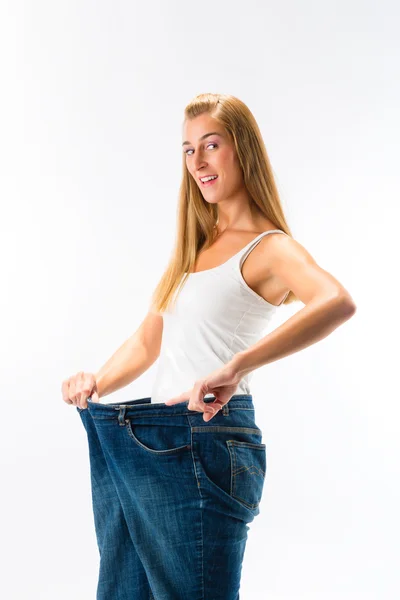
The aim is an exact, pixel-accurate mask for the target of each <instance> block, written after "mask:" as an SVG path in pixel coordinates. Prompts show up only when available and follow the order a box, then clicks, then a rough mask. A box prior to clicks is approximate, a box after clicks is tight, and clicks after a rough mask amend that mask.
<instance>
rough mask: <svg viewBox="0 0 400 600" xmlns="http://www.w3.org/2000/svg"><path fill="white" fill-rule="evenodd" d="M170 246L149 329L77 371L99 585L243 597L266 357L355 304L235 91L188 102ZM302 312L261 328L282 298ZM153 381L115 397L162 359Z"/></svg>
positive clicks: (195, 598)
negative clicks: (258, 372)
mask: <svg viewBox="0 0 400 600" xmlns="http://www.w3.org/2000/svg"><path fill="white" fill-rule="evenodd" d="M182 148H183V174H182V184H181V189H180V200H179V210H178V227H177V237H176V245H175V248H174V252H173V255H172V258H171V261H170V263H169V265H168V268H167V269H166V271H165V273H164V274H163V277H162V278H161V280H160V282H159V284H158V286H157V288H156V290H155V292H154V294H153V298H152V306H151V307H150V309H149V312H148V314H147V316H146V318H145V319H144V321H143V323H142V324H141V326H140V327H139V329H138V330H137V331H136V332H135V334H134V335H133V336H132V337H131V338H129V339H128V340H127V341H126V342H125V343H124V344H123V345H122V347H121V348H119V350H118V351H117V352H116V353H115V354H114V355H113V356H112V357H111V358H110V359H109V361H108V362H107V363H106V364H105V365H104V366H103V367H102V369H100V371H99V372H98V373H97V374H96V375H93V374H90V373H86V374H85V373H83V372H80V373H78V374H77V375H75V376H74V377H71V378H69V379H67V380H66V381H64V382H63V386H62V390H63V399H64V401H65V402H67V403H68V404H73V405H75V406H76V408H77V410H78V412H79V414H80V417H81V419H82V421H83V425H84V427H85V429H86V432H87V436H88V443H89V454H90V466H91V483H92V496H93V511H94V520H95V529H96V535H97V541H98V546H99V551H100V572H99V581H98V587H97V600H100V599H101V600H106V599H107V600H110V599H112V598H136V599H143V600H148V599H149V598H153V599H154V598H155V599H156V600H217V599H221V600H222V599H223V600H237V599H238V598H239V587H240V576H241V568H242V562H243V557H244V551H245V546H246V541H247V532H248V529H249V526H248V524H249V523H250V522H251V521H253V519H254V517H255V516H256V515H258V514H259V504H260V501H261V497H262V491H263V485H264V480H265V475H266V453H265V448H266V446H265V444H264V443H262V431H261V429H260V428H259V427H258V425H257V424H256V421H255V406H254V404H253V397H252V395H251V392H250V385H249V381H250V376H251V374H252V372H253V371H254V370H255V369H257V368H259V367H261V366H263V365H266V364H268V363H271V362H273V361H275V360H278V359H280V358H283V357H285V356H288V355H289V354H292V353H294V352H297V351H299V350H301V349H303V348H306V347H307V346H310V345H311V344H313V343H315V342H317V341H318V340H321V339H322V338H324V337H326V336H327V335H329V333H331V332H332V331H333V330H334V329H335V328H336V327H338V326H339V325H340V324H341V323H343V322H344V321H346V320H347V319H349V318H350V317H351V316H352V315H353V314H354V312H355V304H354V302H353V300H352V298H351V296H350V295H349V293H348V292H347V290H346V289H344V287H343V286H342V285H341V284H340V283H339V282H338V281H337V279H335V278H334V277H333V276H332V275H331V274H330V273H328V272H327V271H325V270H324V269H322V268H321V267H320V266H318V265H317V263H316V262H315V260H314V259H313V258H312V257H311V255H310V254H309V253H308V252H307V251H306V250H305V249H304V247H303V246H302V245H301V244H299V243H298V242H297V241H295V240H294V239H293V236H292V235H291V233H290V230H289V226H288V224H287V222H286V220H285V217H284V214H283V210H282V206H281V203H280V200H279V196H278V191H277V188H276V185H275V182H274V178H273V173H272V169H271V166H270V163H269V159H268V156H267V152H266V149H265V146H264V142H263V140H262V136H261V134H260V131H259V128H258V126H257V123H256V121H255V119H254V117H253V115H252V113H251V112H250V110H249V109H248V108H247V106H246V105H245V104H243V102H241V101H240V100H238V99H237V98H235V97H232V96H225V95H216V94H202V95H200V96H197V97H196V98H194V99H193V100H192V101H191V102H190V104H189V105H188V106H187V107H186V109H185V118H184V123H183V144H182ZM296 300H300V301H301V302H302V303H304V307H303V308H301V309H300V310H299V311H298V312H297V313H296V314H294V315H293V316H291V317H290V318H289V319H288V320H287V321H286V322H285V323H283V324H282V325H281V326H279V327H278V328H276V329H275V330H274V331H272V332H271V333H269V334H268V335H266V336H264V337H263V336H262V334H263V331H264V330H265V328H266V326H267V325H268V323H269V321H270V319H271V317H272V315H273V314H274V312H275V311H276V310H277V308H278V307H279V306H282V305H283V304H289V303H290V302H293V301H296ZM157 358H158V359H159V365H158V370H157V373H156V377H155V382H154V386H153V390H152V393H151V396H149V397H146V398H140V399H136V400H133V401H127V402H118V403H111V404H102V403H100V402H99V398H100V397H102V396H105V395H107V394H109V393H111V392H113V391H115V390H117V389H119V388H121V387H123V386H125V385H127V384H129V383H130V382H132V381H133V380H134V379H136V378H137V377H139V376H140V375H141V374H142V373H143V372H144V371H145V370H146V369H148V368H149V367H150V366H151V365H152V364H153V363H154V362H155V361H156V359H157Z"/></svg>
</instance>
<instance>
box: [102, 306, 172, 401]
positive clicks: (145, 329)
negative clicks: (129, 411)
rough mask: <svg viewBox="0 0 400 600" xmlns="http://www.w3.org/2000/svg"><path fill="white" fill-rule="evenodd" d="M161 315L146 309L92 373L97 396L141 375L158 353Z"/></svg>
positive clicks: (108, 392) (161, 329)
mask: <svg viewBox="0 0 400 600" xmlns="http://www.w3.org/2000/svg"><path fill="white" fill-rule="evenodd" d="M162 331H163V318H162V315H161V314H160V313H157V312H155V311H153V310H152V309H150V310H149V312H148V313H147V315H146V317H145V318H144V320H143V322H142V323H141V325H140V327H139V328H138V329H137V330H136V331H135V333H134V334H133V335H132V336H131V337H130V338H128V339H127V340H126V341H125V342H124V343H123V344H122V346H121V347H120V348H118V350H117V351H116V352H115V353H114V354H113V355H112V356H111V358H109V359H108V361H107V362H106V363H105V364H104V365H103V366H102V367H101V369H100V370H99V371H98V372H97V373H96V375H95V379H96V383H97V389H98V393H99V398H101V397H102V396H107V394H111V393H112V392H115V391H116V390H119V389H120V388H122V387H125V386H126V385H128V384H129V383H131V382H132V381H134V380H135V379H137V378H138V377H140V375H142V373H144V372H145V371H147V369H148V368H149V367H151V365H152V364H153V363H154V362H155V361H156V360H157V358H158V356H159V354H160V348H161V339H162Z"/></svg>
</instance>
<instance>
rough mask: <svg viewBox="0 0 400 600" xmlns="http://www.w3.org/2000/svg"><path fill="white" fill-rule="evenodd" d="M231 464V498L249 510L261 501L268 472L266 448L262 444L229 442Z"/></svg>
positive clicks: (227, 442)
mask: <svg viewBox="0 0 400 600" xmlns="http://www.w3.org/2000/svg"><path fill="white" fill-rule="evenodd" d="M226 444H227V446H228V450H229V456H230V464H231V496H233V497H234V498H236V500H239V502H241V503H242V504H244V505H245V506H247V508H251V509H255V508H257V507H258V505H259V504H260V501H261V497H262V492H263V487H264V481H265V473H266V470H267V458H266V446H265V444H261V443H253V442H242V441H238V440H227V441H226Z"/></svg>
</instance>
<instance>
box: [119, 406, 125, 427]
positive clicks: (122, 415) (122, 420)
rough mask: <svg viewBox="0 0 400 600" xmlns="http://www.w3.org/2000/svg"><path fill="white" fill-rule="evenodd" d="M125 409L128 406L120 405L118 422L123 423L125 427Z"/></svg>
mask: <svg viewBox="0 0 400 600" xmlns="http://www.w3.org/2000/svg"><path fill="white" fill-rule="evenodd" d="M125 411H126V406H120V407H119V415H118V423H119V424H120V425H122V427H124V425H125Z"/></svg>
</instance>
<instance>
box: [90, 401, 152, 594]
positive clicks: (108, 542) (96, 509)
mask: <svg viewBox="0 0 400 600" xmlns="http://www.w3.org/2000/svg"><path fill="white" fill-rule="evenodd" d="M79 414H80V416H81V419H82V422H83V425H84V427H85V429H86V433H87V437H88V444H89V459H90V476H91V489H92V505H93V515H94V524H95V532H96V538H97V544H98V548H99V553H100V565H99V573H98V584H97V595H96V600H134V599H135V600H152V598H153V596H152V593H151V590H150V586H149V583H148V579H147V576H146V573H145V570H144V568H143V565H142V562H141V560H140V558H139V556H138V554H137V551H136V549H135V546H134V543H133V542H132V539H131V536H130V533H129V527H128V525H127V522H126V519H125V514H124V511H123V508H122V505H121V501H120V498H119V495H118V490H117V487H116V486H115V484H114V482H113V480H112V477H111V475H110V471H109V467H108V465H107V461H106V456H105V453H104V448H103V447H102V444H101V442H100V439H99V436H98V434H97V431H96V426H95V423H94V421H93V419H92V417H91V416H90V414H89V411H88V410H80V411H79Z"/></svg>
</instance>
